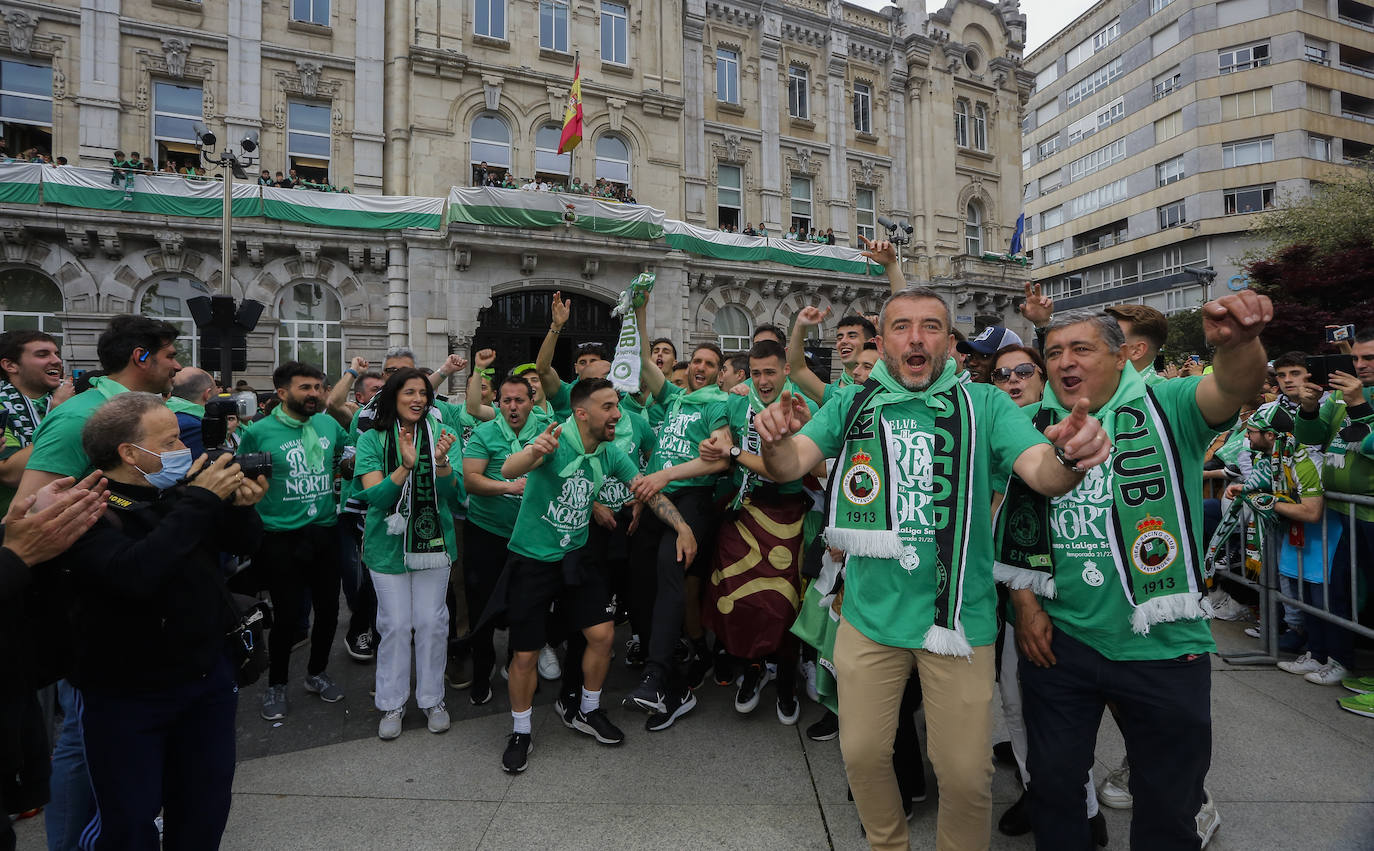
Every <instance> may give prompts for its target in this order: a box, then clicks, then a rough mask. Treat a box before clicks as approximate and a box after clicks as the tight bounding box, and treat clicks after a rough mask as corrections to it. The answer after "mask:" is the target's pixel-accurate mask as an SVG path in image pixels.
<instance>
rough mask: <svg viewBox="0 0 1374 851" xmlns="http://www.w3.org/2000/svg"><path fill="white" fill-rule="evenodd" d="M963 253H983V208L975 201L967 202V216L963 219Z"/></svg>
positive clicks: (974, 254) (976, 255)
mask: <svg viewBox="0 0 1374 851" xmlns="http://www.w3.org/2000/svg"><path fill="white" fill-rule="evenodd" d="M964 253H965V254H971V255H973V256H974V257H978V256H980V255H981V254H982V253H983V208H982V207H980V206H978V202H977V201H970V202H968V217H967V218H966V219H964Z"/></svg>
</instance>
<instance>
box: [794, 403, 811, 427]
mask: <svg viewBox="0 0 1374 851" xmlns="http://www.w3.org/2000/svg"><path fill="white" fill-rule="evenodd" d="M792 418H793V419H794V420H796V421H797V422H798V423H800V424H801V425H806V424H807V423H809V422H811V406H810V405H808V404H806V400H805V399H803V398H802V397H801V396H793V397H792ZM800 427H801V426H798V428H800Z"/></svg>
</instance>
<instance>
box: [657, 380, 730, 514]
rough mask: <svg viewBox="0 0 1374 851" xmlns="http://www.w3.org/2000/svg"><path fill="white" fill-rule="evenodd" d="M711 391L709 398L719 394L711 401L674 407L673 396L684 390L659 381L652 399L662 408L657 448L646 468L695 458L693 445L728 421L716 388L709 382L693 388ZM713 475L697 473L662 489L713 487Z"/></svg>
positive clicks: (660, 467) (723, 397) (723, 401)
mask: <svg viewBox="0 0 1374 851" xmlns="http://www.w3.org/2000/svg"><path fill="white" fill-rule="evenodd" d="M711 390H714V391H715V392H714V393H712V394H711V396H712V397H720V398H718V399H715V400H713V401H708V402H704V403H700V402H699V403H695V404H692V403H688V402H684V403H683V404H682V406H681V407H679V408H677V410H676V411H674V408H675V407H676V406H675V405H674V404H673V400H674V398H675V397H678V396H682V395H685V394H686V392H687V391H685V390H683V389H682V388H681V387H678V386H677V385H676V384H669V383H668V382H666V381H665V382H663V389H662V390H660V391H659V395H658V397H657V399H656V400H655V403H654V407H656V408H662V409H663V413H662V416H663V426H662V427H661V428H660V429H659V430H658V447H657V448H656V449H655V450H654V454H653V457H651V458H650V459H649V466H648V468H647V471H648V472H650V473H657V472H658V471H659V470H662V469H665V468H667V467H671V466H673V465H674V464H682V463H685V462H687V461H692V460H695V459H696V458H698V457H699V456H698V453H697V445H698V444H700V443H701V442H702V441H703V440H705V439H706V438H708V437H710V436H711V432H713V431H715V430H716V429H718V428H720V427H721V426H723V425H725V424H727V423H728V422H729V411H728V409H727V408H726V404H727V401H728V399H727V398H726V397H725V394H724V393H722V392H721V391H720V388H718V387H716V386H714V385H712V386H711V387H709V388H707V387H703V388H702V389H700V390H698V391H696V392H698V393H708V392H709V391H711ZM716 478H717V476H716V475H706V476H697V477H696V478H694V479H684V480H681V481H676V482H669V483H668V486H667V487H665V488H664V489H663V493H664V494H671V493H676V492H677V491H680V490H682V489H683V488H690V487H700V486H703V485H704V486H706V487H714V486H715V483H716Z"/></svg>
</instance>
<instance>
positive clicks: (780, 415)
mask: <svg viewBox="0 0 1374 851" xmlns="http://www.w3.org/2000/svg"><path fill="white" fill-rule="evenodd" d="M801 427H802V422H801V420H800V419H799V418H798V416H797V412H796V409H795V408H793V406H792V391H791V390H784V391H782V394H781V395H779V396H778V400H777V401H776V402H774V403H773V404H771V405H769V406H768V407H766V408H764V409H763V410H762V411H759V412H758V413H757V414H755V415H754V430H755V431H757V432H758V433H759V438H760V439H762V440H763V441H764V442H765V443H776V442H777V441H779V440H782V439H783V438H785V437H788V436H790V435H793V434H796V433H797V432H799V431H801Z"/></svg>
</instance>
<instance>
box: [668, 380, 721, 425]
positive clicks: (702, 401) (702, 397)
mask: <svg viewBox="0 0 1374 851" xmlns="http://www.w3.org/2000/svg"><path fill="white" fill-rule="evenodd" d="M729 398H730V397H729V395H727V394H726V392H725V391H724V390H721V389H720V387H718V386H717V385H715V384H708V385H706V386H705V387H702V388H701V389H700V390H693V391H692V392H691V393H686V392H684V393H676V394H674V395H673V397H672V398H671V399H669V400H668V413H667V415H666V416H665V417H664V418H663V421H664V422H665V423H666V422H668V421H669V420H672V419H673V418H674V417H676V416H677V415H678V414H679V413H681V412H682V406H683V405H709V404H711V403H712V402H724V401H726V400H727V399H729Z"/></svg>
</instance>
